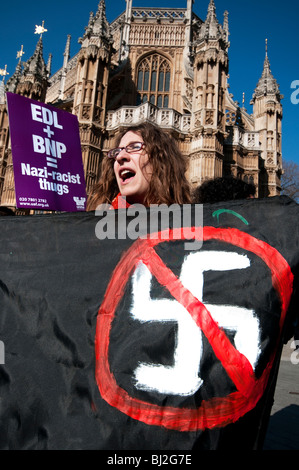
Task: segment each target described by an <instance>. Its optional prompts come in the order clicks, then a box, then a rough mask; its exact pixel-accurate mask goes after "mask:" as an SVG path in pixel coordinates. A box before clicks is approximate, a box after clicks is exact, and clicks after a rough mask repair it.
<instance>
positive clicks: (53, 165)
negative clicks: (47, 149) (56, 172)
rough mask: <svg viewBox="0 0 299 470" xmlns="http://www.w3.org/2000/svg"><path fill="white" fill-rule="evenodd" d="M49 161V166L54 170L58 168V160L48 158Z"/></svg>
mask: <svg viewBox="0 0 299 470" xmlns="http://www.w3.org/2000/svg"><path fill="white" fill-rule="evenodd" d="M46 159H47V165H48V166H51V167H53V168H57V160H56V158H51V157H46Z"/></svg>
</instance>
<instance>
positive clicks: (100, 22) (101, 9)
mask: <svg viewBox="0 0 299 470" xmlns="http://www.w3.org/2000/svg"><path fill="white" fill-rule="evenodd" d="M91 36H97V37H101V38H102V39H104V40H106V41H108V42H109V41H110V40H111V37H110V26H109V23H108V21H107V18H106V4H105V0H100V2H99V5H98V10H97V12H96V14H95V15H93V13H92V12H91V13H90V16H89V22H88V26H87V27H86V28H85V34H84V36H83V38H80V39H79V42H80V43H82V42H83V41H84V39H89V38H90V37H91Z"/></svg>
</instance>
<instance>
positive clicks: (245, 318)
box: [0, 197, 299, 455]
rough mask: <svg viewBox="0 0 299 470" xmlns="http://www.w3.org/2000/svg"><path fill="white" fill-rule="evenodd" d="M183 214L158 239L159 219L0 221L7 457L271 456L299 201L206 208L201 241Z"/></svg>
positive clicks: (113, 216)
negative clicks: (89, 453) (63, 453)
mask: <svg viewBox="0 0 299 470" xmlns="http://www.w3.org/2000/svg"><path fill="white" fill-rule="evenodd" d="M185 209H186V207H185ZM189 209H191V211H192V213H191V222H190V223H189V222H188V221H187V222H186V220H187V219H188V217H185V216H184V207H183V206H182V207H177V208H176V209H175V211H174V212H175V214H179V218H176V217H175V216H173V218H171V217H170V222H169V226H170V227H171V230H168V227H166V228H165V226H164V225H163V220H162V222H161V221H160V222H159V225H158V230H156V228H157V227H156V226H155V230H154V231H153V232H151V230H150V229H151V227H152V225H151V224H150V222H151V217H152V215H151V211H150V209H149V210H147V211H146V213H145V214H144V213H142V214H141V215H140V213H139V214H137V212H136V213H135V215H134V213H133V212H132V211H133V210H131V211H130V210H129V211H126V210H125V209H123V210H120V211H108V212H107V213H103V214H102V215H97V214H95V213H93V212H92V213H77V214H68V213H67V214H56V215H54V214H51V215H35V216H28V217H26V216H24V217H1V218H0V230H1V245H0V341H1V344H2V346H3V348H2V349H3V354H2V356H3V357H2V360H1V356H0V363H1V364H0V423H1V424H0V448H1V449H20V450H25V449H58V450H60V449H65V450H68V449H83V450H126V451H128V450H148V451H179V450H181V451H184V452H189V451H195V450H203V449H226V450H228V449H234V450H235V449H237V448H238V447H239V448H240V449H241V448H242V449H256V448H260V447H261V446H262V441H263V436H264V433H265V430H266V426H267V419H268V416H269V413H270V408H271V405H272V398H273V394H274V388H275V381H276V377H277V370H278V365H279V359H280V353H281V347H282V344H283V341H286V340H287V339H289V338H290V337H291V335H292V325H293V321H294V315H296V310H295V308H294V305H295V304H296V300H298V274H299V273H298V269H299V249H298V240H299V237H298V235H299V233H298V232H299V223H298V220H299V218H298V216H299V209H298V205H297V204H296V203H294V202H293V201H291V200H290V199H288V198H285V197H277V198H269V199H264V200H258V199H256V200H255V199H253V200H246V201H233V202H229V203H219V204H213V205H205V206H204V208H203V227H202V229H201V230H197V229H196V228H195V227H194V224H195V223H196V224H198V218H197V215H198V213H199V212H198V211H199V206H196V205H194V206H192V207H191V206H190V207H189ZM136 210H137V209H136ZM107 214H108V215H107ZM163 217H164V216H163ZM163 217H162V219H163ZM178 220H179V221H183V222H184V225H182V226H181V227H180V226H179V225H180V224H179V223H178ZM124 221H125V225H123V222H124ZM142 225H143V227H146V229H147V231H148V232H151V235H148V237H145V236H144V235H143V234H141V236H140V237H138V238H137V239H134V238H136V237H134V236H133V235H134V233H135V234H136V233H137V235H140V233H138V230H137V229H140V226H142ZM124 227H125V229H124ZM197 228H198V227H197ZM112 229H113V230H112ZM114 230H115V232H114ZM105 233H106V238H105ZM193 236H195V237H196V240H195V241H193V242H192V241H190V238H191V239H192V237H193ZM107 237H109V238H107ZM100 238H102V239H100ZM132 238H133V239H132ZM111 455H112V454H111ZM113 455H114V454H113Z"/></svg>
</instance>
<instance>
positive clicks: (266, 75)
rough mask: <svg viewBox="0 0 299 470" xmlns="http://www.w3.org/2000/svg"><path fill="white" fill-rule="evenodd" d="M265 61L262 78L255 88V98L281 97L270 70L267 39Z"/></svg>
mask: <svg viewBox="0 0 299 470" xmlns="http://www.w3.org/2000/svg"><path fill="white" fill-rule="evenodd" d="M265 49H266V50H265V60H264V66H263V71H262V75H261V78H260V79H259V81H258V84H257V86H256V88H255V91H254V94H253V98H256V97H257V96H262V95H268V94H271V95H273V94H274V95H279V94H280V93H279V86H278V83H277V81H276V79H275V78H274V77H273V74H272V72H271V68H270V61H269V58H268V40H267V39H266V47H265Z"/></svg>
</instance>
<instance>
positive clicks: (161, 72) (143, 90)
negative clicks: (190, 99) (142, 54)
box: [137, 54, 170, 108]
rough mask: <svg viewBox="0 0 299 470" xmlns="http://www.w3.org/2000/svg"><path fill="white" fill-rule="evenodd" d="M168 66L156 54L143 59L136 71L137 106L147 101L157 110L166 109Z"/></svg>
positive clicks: (167, 102) (167, 100)
mask: <svg viewBox="0 0 299 470" xmlns="http://www.w3.org/2000/svg"><path fill="white" fill-rule="evenodd" d="M169 89H170V64H169V62H168V60H166V59H165V58H164V57H162V56H160V55H158V54H152V55H150V56H148V57H146V58H145V59H143V60H142V61H141V62H140V64H139V66H138V70H137V93H138V94H137V105H138V104H141V103H145V102H146V101H149V102H150V103H152V104H154V105H156V106H158V107H159V108H168V106H169Z"/></svg>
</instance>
